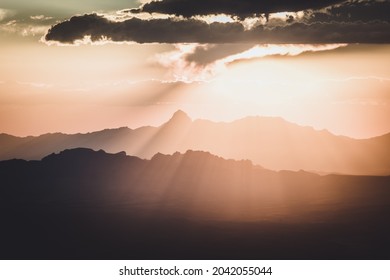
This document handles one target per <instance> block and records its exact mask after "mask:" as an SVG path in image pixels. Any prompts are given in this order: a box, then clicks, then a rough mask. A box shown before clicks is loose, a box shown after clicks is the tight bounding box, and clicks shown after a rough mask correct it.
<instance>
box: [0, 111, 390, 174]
mask: <svg viewBox="0 0 390 280" xmlns="http://www.w3.org/2000/svg"><path fill="white" fill-rule="evenodd" d="M389 146H390V134H386V135H383V136H380V137H374V138H370V139H364V140H356V139H352V138H348V137H345V136H336V135H333V134H331V133H330V132H328V131H326V130H322V131H317V130H315V129H313V128H311V127H302V126H299V125H296V124H292V123H290V122H287V121H285V120H283V119H282V118H273V117H246V118H243V119H239V120H236V121H233V122H228V123H216V122H212V121H208V120H191V118H190V117H189V116H188V115H187V114H186V113H185V112H183V111H181V110H179V111H177V112H176V113H174V114H173V116H172V117H171V118H170V120H169V121H167V122H166V123H165V124H163V125H161V126H159V127H150V126H145V127H140V128H137V129H130V128H127V127H122V128H117V129H105V130H102V131H97V132H92V133H86V134H73V135H67V134H62V133H54V134H44V135H41V136H37V137H32V136H29V137H15V136H11V135H7V134H0V160H1V159H3V160H4V159H12V158H20V159H41V158H42V157H44V156H46V155H47V154H50V153H53V152H59V151H62V150H65V149H72V148H78V147H84V148H91V149H95V150H99V149H103V150H105V151H107V152H111V153H117V152H120V151H125V152H126V153H127V154H129V155H134V156H138V157H140V158H151V157H152V156H153V155H155V154H156V153H159V152H160V153H164V154H173V153H175V152H182V153H184V152H186V151H187V150H200V151H208V152H211V153H212V154H215V155H218V156H222V157H224V158H232V159H237V160H241V159H249V160H251V161H252V162H253V163H254V164H259V165H261V166H264V167H265V168H268V169H272V170H301V169H302V170H313V171H317V172H325V173H343V174H355V175H389V174H390V149H389V148H388V147H389Z"/></svg>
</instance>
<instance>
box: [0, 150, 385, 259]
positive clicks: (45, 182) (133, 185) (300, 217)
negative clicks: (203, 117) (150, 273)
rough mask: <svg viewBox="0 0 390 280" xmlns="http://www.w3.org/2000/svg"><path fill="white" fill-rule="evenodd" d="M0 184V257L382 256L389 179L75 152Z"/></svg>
mask: <svg viewBox="0 0 390 280" xmlns="http://www.w3.org/2000/svg"><path fill="white" fill-rule="evenodd" d="M0 180H1V184H0V221H1V224H2V230H1V231H0V238H1V240H4V241H5V242H4V244H3V246H2V248H1V250H0V258H1V259H49V258H50V259H52V258H55V259H133V258H135V259H160V258H163V259H167V258H168V259H183V258H184V259H198V258H199V259H214V258H216V259H329V258H330V259H378V258H380V259H388V258H390V253H389V252H390V250H389V249H390V224H389V222H388V215H389V214H390V188H389V186H390V177H373V176H340V175H328V176H319V175H315V174H311V173H307V172H303V171H300V172H291V171H283V172H274V171H269V170H266V169H263V168H261V167H259V166H255V165H253V164H252V163H251V162H250V161H235V160H225V159H223V158H220V157H217V156H214V155H212V154H210V153H207V152H194V151H188V152H186V153H185V154H179V153H175V154H173V155H163V154H156V155H155V156H153V157H152V159H151V160H143V159H139V158H137V157H130V156H126V154H125V153H123V152H122V153H118V154H107V153H105V152H104V151H97V152H95V151H93V150H89V149H81V148H79V149H74V150H66V151H63V152H61V153H59V154H51V155H49V156H46V157H45V158H43V159H42V160H40V161H25V160H9V161H2V162H0Z"/></svg>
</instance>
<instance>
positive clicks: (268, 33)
mask: <svg viewBox="0 0 390 280" xmlns="http://www.w3.org/2000/svg"><path fill="white" fill-rule="evenodd" d="M203 2H205V3H203ZM206 2H207V3H209V4H206ZM222 2H223V4H224V5H222V4H221V3H222ZM339 2H340V1H331V0H327V1H326V0H324V1H316V2H315V3H313V1H286V0H285V1H249V0H245V1H240V3H239V4H238V3H237V1H233V0H226V1H221V0H218V1H217V0H207V1H206V0H196V1H195V0H180V1H179V0H163V1H158V2H155V1H153V2H151V3H146V4H144V5H143V6H141V7H140V8H139V9H137V10H136V11H134V10H130V12H129V13H130V16H131V15H134V16H133V17H130V18H129V19H126V20H115V19H113V18H108V17H107V16H105V15H100V14H85V15H80V16H74V17H72V18H70V19H69V20H66V21H64V22H61V23H59V24H57V25H54V26H53V27H52V28H50V30H49V31H48V32H47V34H46V36H45V39H46V41H54V42H59V43H65V44H73V43H75V42H77V41H82V40H84V39H85V38H87V37H88V38H89V39H90V41H92V42H101V41H112V42H136V43H199V44H228V43H241V44H242V43H244V44H334V43H390V17H389V16H388V15H389V13H390V1H389V0H387V1H374V0H359V1H355V0H354V1H346V2H342V3H339ZM202 3H203V4H202ZM335 3H337V4H335ZM185 4H187V5H185ZM217 4H219V5H217ZM328 4H334V5H331V6H327V7H325V8H321V9H316V8H319V7H323V6H326V5H328ZM191 7H193V8H194V9H192V8H191ZM195 7H196V8H195ZM286 10H287V11H288V12H287V13H283V14H280V13H279V14H278V13H276V14H272V13H275V12H284V11H286ZM298 11H299V12H298ZM134 12H158V13H166V14H174V15H177V16H171V17H167V18H149V19H141V18H137V17H136V14H132V13H134ZM297 12H298V13H297ZM215 13H225V14H226V15H228V16H231V17H232V18H234V16H237V17H239V18H237V17H236V18H234V21H229V22H212V23H208V22H207V21H205V20H202V19H201V18H196V17H192V16H195V15H213V14H215ZM268 13H271V14H268ZM254 15H255V16H254ZM264 15H266V17H267V19H268V20H267V21H264ZM274 15H276V16H274ZM178 16H179V17H178ZM246 16H252V19H255V21H256V20H257V24H256V23H255V24H253V25H252V26H251V28H247V27H246V26H245V22H244V20H243V19H242V18H243V17H246Z"/></svg>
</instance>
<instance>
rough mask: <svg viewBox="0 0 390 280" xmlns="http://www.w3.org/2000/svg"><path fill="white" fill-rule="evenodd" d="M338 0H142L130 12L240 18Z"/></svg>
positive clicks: (326, 3) (317, 7) (325, 3)
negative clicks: (226, 15) (140, 4)
mask: <svg viewBox="0 0 390 280" xmlns="http://www.w3.org/2000/svg"><path fill="white" fill-rule="evenodd" d="M340 2H343V1H341V0H317V1H313V0H297V1H296V0H163V1H153V2H150V3H146V4H144V5H143V6H142V7H141V8H139V9H133V10H132V11H133V12H147V13H156V12H157V13H163V14H173V15H177V16H184V17H191V16H196V15H209V14H228V15H234V16H238V17H240V18H245V17H250V16H253V15H260V14H269V13H276V12H286V11H289V12H296V11H302V10H306V9H319V8H323V7H326V6H329V5H332V4H335V3H340Z"/></svg>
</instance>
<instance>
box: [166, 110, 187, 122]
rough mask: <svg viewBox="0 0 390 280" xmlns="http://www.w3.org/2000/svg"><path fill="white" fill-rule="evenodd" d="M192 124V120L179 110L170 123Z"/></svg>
mask: <svg viewBox="0 0 390 280" xmlns="http://www.w3.org/2000/svg"><path fill="white" fill-rule="evenodd" d="M172 121H174V122H177V121H180V122H192V119H191V118H190V117H189V116H188V115H187V113H185V112H184V111H182V110H177V111H176V112H175V113H174V114H173V115H172V118H171V119H170V120H169V122H172Z"/></svg>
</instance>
